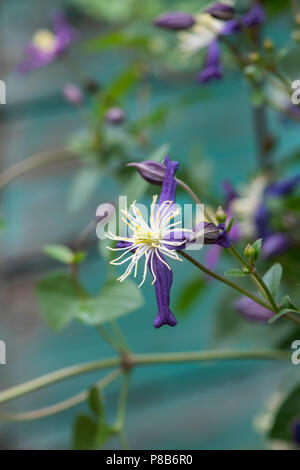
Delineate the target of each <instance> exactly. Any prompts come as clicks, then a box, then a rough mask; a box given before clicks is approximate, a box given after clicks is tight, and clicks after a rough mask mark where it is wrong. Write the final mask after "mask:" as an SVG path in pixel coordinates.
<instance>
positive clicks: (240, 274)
mask: <svg viewBox="0 0 300 470" xmlns="http://www.w3.org/2000/svg"><path fill="white" fill-rule="evenodd" d="M224 274H225V276H232V277H245V276H247V275H248V274H247V273H244V271H243V270H242V269H239V268H234V269H229V271H226V273H224Z"/></svg>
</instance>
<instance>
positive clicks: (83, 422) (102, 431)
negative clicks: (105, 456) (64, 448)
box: [73, 415, 116, 450]
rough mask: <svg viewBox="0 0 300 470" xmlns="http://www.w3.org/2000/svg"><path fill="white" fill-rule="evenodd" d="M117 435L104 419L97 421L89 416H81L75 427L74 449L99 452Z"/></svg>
mask: <svg viewBox="0 0 300 470" xmlns="http://www.w3.org/2000/svg"><path fill="white" fill-rule="evenodd" d="M115 434H116V431H115V429H114V428H113V427H112V426H110V425H109V424H108V423H106V421H105V420H104V419H103V418H100V419H98V421H96V420H94V419H92V418H90V417H89V416H87V415H79V416H78V417H77V418H76V421H75V425H74V431H73V448H74V449H75V450H97V449H100V448H101V447H102V446H103V445H104V444H105V442H106V441H107V440H108V439H109V438H110V437H112V436H114V435H115Z"/></svg>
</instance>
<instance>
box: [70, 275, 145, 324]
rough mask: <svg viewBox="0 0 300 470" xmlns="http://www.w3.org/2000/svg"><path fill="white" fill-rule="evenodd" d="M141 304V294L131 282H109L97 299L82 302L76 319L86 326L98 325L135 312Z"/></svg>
mask: <svg viewBox="0 0 300 470" xmlns="http://www.w3.org/2000/svg"><path fill="white" fill-rule="evenodd" d="M143 302H144V301H143V296H142V293H141V291H140V290H139V289H138V287H137V286H136V284H135V283H134V282H133V281H131V280H129V279H127V280H126V281H125V282H124V283H120V282H118V281H116V280H114V281H109V282H107V283H106V285H105V286H104V287H103V289H102V290H101V292H100V294H99V295H98V296H97V297H90V298H88V299H86V300H85V301H84V302H82V304H81V308H80V313H79V315H78V318H79V319H80V320H81V321H82V322H84V323H85V324H87V325H100V324H102V323H105V322H107V321H110V320H112V319H113V318H118V317H121V316H123V315H126V314H128V313H130V312H133V311H134V310H137V309H138V308H140V307H141V306H142V305H143Z"/></svg>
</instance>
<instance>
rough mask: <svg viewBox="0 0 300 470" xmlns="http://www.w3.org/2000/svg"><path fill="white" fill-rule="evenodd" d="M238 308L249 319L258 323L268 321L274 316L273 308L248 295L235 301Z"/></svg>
mask: <svg viewBox="0 0 300 470" xmlns="http://www.w3.org/2000/svg"><path fill="white" fill-rule="evenodd" d="M234 307H235V308H236V310H237V311H238V312H239V313H240V314H241V315H242V316H243V317H244V318H246V319H247V320H249V321H253V322H256V323H267V322H268V321H269V319H270V318H271V317H273V316H274V314H273V312H271V310H268V309H267V308H265V307H262V306H261V305H259V304H257V303H256V302H254V300H252V299H249V298H248V297H241V298H240V299H238V300H237V301H236V302H235V303H234Z"/></svg>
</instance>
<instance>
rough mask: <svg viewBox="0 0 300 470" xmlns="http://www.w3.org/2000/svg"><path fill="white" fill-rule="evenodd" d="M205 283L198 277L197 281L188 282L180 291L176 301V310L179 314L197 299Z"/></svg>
mask: <svg viewBox="0 0 300 470" xmlns="http://www.w3.org/2000/svg"><path fill="white" fill-rule="evenodd" d="M205 286H206V283H205V282H204V281H203V279H201V278H200V277H199V278H197V279H193V280H189V281H188V282H187V283H186V284H185V285H184V286H183V289H182V290H181V291H180V293H179V296H178V300H177V303H176V305H177V309H178V311H179V312H184V311H185V310H187V309H188V308H190V307H191V305H192V304H193V303H194V302H195V301H196V300H197V299H198V298H199V296H200V295H201V294H202V293H203V292H204V288H205Z"/></svg>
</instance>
